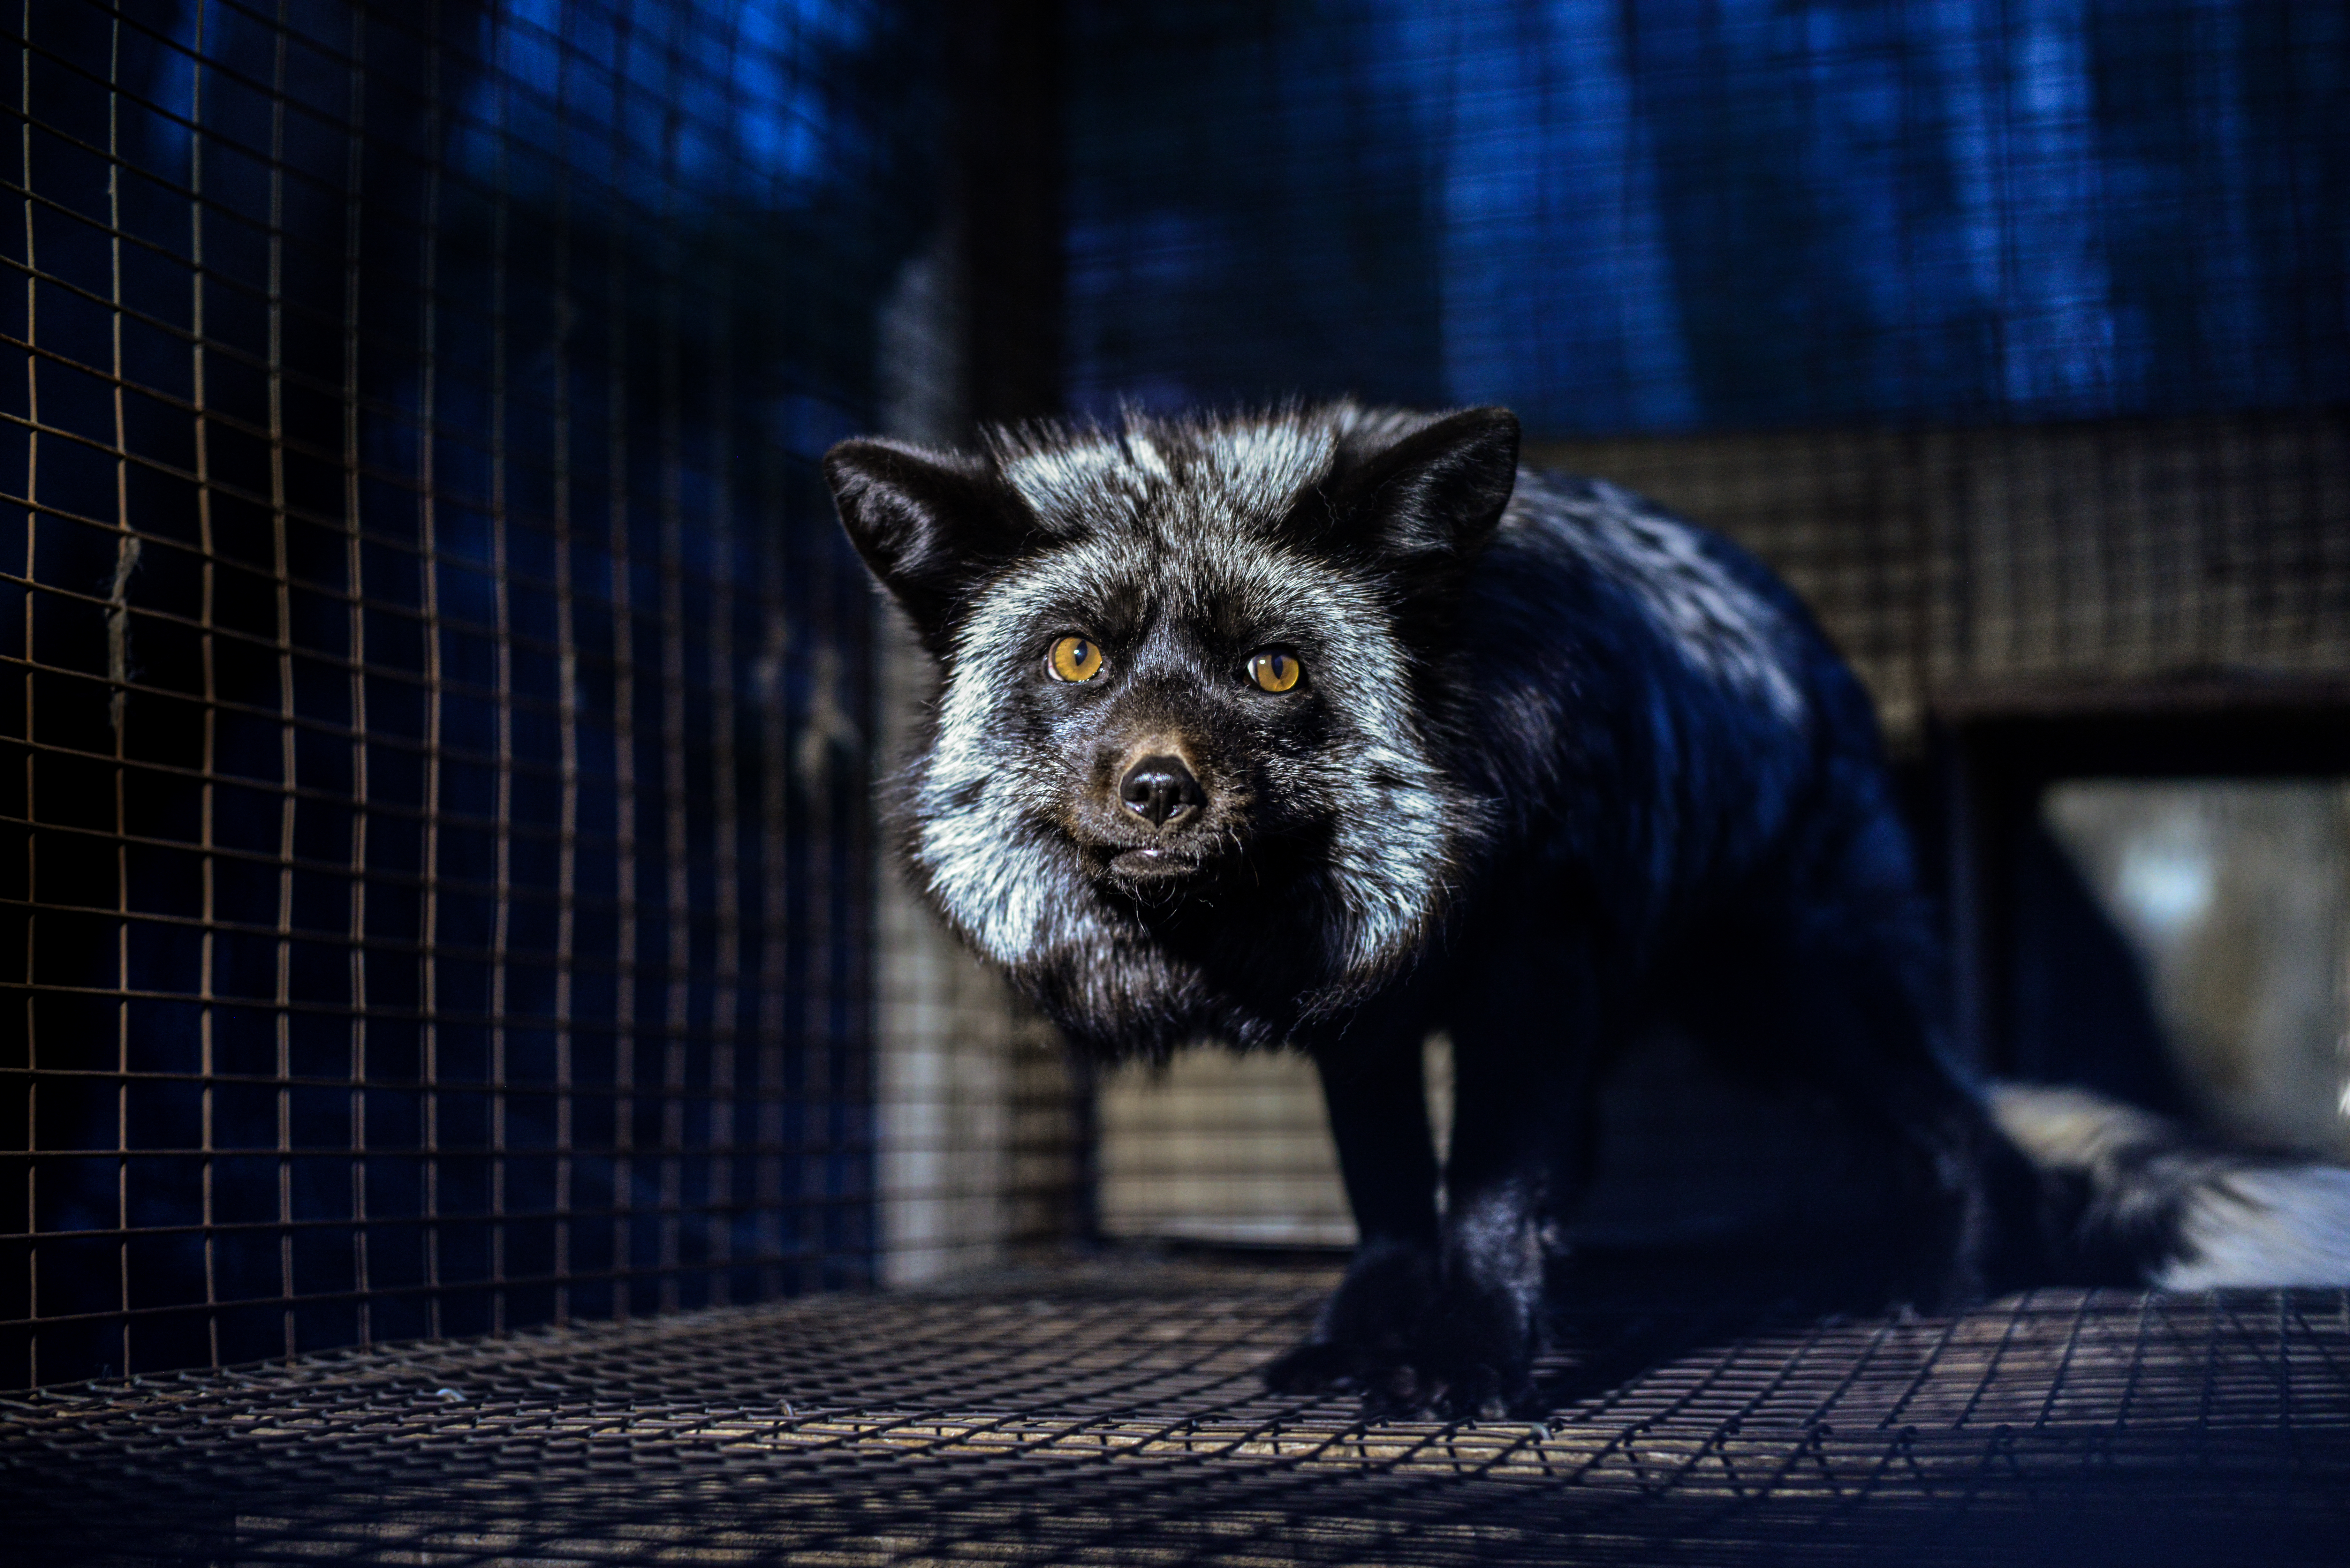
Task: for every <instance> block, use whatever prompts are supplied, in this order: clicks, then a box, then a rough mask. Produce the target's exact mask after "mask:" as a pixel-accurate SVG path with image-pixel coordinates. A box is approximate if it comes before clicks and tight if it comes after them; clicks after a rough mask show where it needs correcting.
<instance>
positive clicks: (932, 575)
mask: <svg viewBox="0 0 2350 1568" xmlns="http://www.w3.org/2000/svg"><path fill="white" fill-rule="evenodd" d="M824 476H825V479H826V480H827V482H828V483H830V484H831V485H832V500H833V504H834V505H835V506H836V507H837V508H838V509H839V512H840V522H841V526H842V527H844V528H846V529H847V531H848V537H849V542H850V543H852V544H854V545H856V546H857V553H858V555H860V556H864V557H865V564H866V565H867V566H869V567H871V568H872V569H873V575H874V576H876V577H879V579H880V580H881V586H882V587H886V588H888V589H889V593H890V596H891V597H894V598H895V599H897V601H898V602H899V604H901V605H903V606H904V607H906V613H907V614H908V615H909V616H911V617H912V618H913V621H914V629H915V630H916V631H917V632H919V633H920V635H921V639H922V641H923V643H924V644H925V645H926V646H927V647H929V648H930V649H931V651H932V652H933V653H942V652H944V651H945V642H946V638H947V631H948V626H949V623H950V621H951V619H952V618H953V615H954V609H955V607H956V605H957V604H959V603H960V602H961V601H962V598H963V597H964V596H965V595H967V594H968V593H969V592H970V590H971V589H972V587H973V586H975V585H976V584H977V583H978V581H979V580H980V578H981V577H982V576H984V575H985V574H986V572H987V571H988V569H989V568H990V567H991V566H994V565H996V564H998V563H999V562H1002V561H1005V560H1009V559H1011V558H1012V557H1013V556H1015V555H1016V554H1018V553H1019V550H1020V548H1021V545H1022V544H1023V542H1024V540H1025V539H1026V537H1027V536H1028V534H1029V532H1030V530H1031V527H1032V524H1030V522H1029V521H1028V519H1027V517H1026V514H1024V512H1023V510H1022V509H1021V506H1020V504H1019V503H1018V501H1017V500H1016V499H1014V497H1013V496H1012V495H1011V494H1010V493H1008V492H1007V491H1006V490H1005V489H1004V487H1003V484H1002V483H1000V482H999V481H997V480H996V478H995V476H994V473H993V470H992V469H991V468H990V467H989V466H988V464H987V463H986V462H983V461H982V460H981V459H978V458H973V457H964V456H962V455H961V454H960V453H955V452H930V451H926V450H924V449H923V448H920V447H917V446H910V445H907V444H905V443H902V442H899V441H842V442H841V443H840V444H839V445H837V446H836V447H834V448H833V449H832V450H831V451H830V452H826V453H825V454H824Z"/></svg>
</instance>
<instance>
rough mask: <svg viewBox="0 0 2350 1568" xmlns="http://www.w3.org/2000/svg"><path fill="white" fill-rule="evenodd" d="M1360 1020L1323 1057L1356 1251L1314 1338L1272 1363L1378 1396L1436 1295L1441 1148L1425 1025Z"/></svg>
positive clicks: (1300, 1384)
mask: <svg viewBox="0 0 2350 1568" xmlns="http://www.w3.org/2000/svg"><path fill="white" fill-rule="evenodd" d="M1366 1033H1367V1030H1366V1028H1365V1026H1364V1025H1363V1024H1358V1025H1357V1028H1356V1029H1355V1030H1354V1031H1351V1032H1350V1033H1348V1034H1347V1037H1346V1038H1345V1039H1343V1040H1341V1041H1340V1042H1338V1043H1337V1044H1336V1046H1335V1047H1333V1048H1331V1049H1327V1050H1326V1051H1324V1052H1323V1053H1321V1054H1317V1056H1316V1058H1315V1064H1316V1066H1317V1067H1319V1069H1320V1070H1321V1075H1322V1094H1323V1098H1324V1100H1325V1102H1326V1104H1327V1106H1328V1107H1329V1113H1330V1132H1331V1137H1332V1139H1333V1141H1335V1142H1336V1145H1337V1149H1338V1169H1339V1173H1340V1175H1341V1176H1342V1177H1343V1178H1344V1179H1345V1181H1346V1185H1347V1205H1348V1207H1349V1208H1351V1209H1352V1210H1354V1215H1355V1229H1356V1232H1357V1240H1356V1243H1355V1256H1354V1260H1353V1262H1351V1263H1350V1264H1349V1266H1348V1267H1347V1276H1346V1278H1345V1279H1344V1280H1342V1281H1341V1282H1339V1285H1338V1288H1337V1289H1336V1291H1335V1292H1333V1293H1331V1296H1330V1299H1329V1301H1328V1302H1326V1303H1324V1305H1323V1308H1322V1313H1321V1315H1320V1316H1319V1317H1318V1318H1317V1319H1316V1320H1315V1324H1314V1332H1313V1333H1312V1334H1309V1335H1308V1336H1307V1337H1306V1339H1305V1343H1304V1344H1302V1345H1297V1346H1296V1347H1295V1348H1294V1349H1292V1350H1290V1351H1288V1352H1287V1353H1286V1354H1284V1355H1282V1356H1280V1357H1279V1358H1278V1359H1276V1360H1275V1361H1274V1363H1273V1365H1272V1366H1268V1367H1266V1368H1265V1374H1264V1378H1265V1384H1266V1386H1268V1387H1269V1388H1272V1389H1273V1390H1274V1392H1276V1393H1304V1392H1308V1391H1311V1390H1315V1389H1320V1388H1332V1387H1342V1388H1343V1387H1353V1388H1360V1389H1362V1390H1364V1391H1365V1392H1366V1393H1367V1394H1370V1395H1371V1396H1373V1397H1378V1396H1379V1394H1380V1393H1381V1392H1382V1391H1383V1390H1385V1389H1386V1388H1387V1386H1388V1384H1389V1383H1390V1382H1392V1381H1393V1380H1394V1377H1395V1376H1396V1373H1397V1369H1399V1367H1401V1366H1404V1365H1405V1363H1406V1362H1407V1361H1408V1359H1409V1355H1410V1352H1411V1346H1412V1345H1413V1342H1414V1336H1415V1334H1416V1333H1417V1331H1418V1329H1419V1324H1420V1321H1421V1319H1422V1317H1423V1316H1424V1315H1425V1314H1426V1312H1427V1309H1428V1305H1429V1303H1430V1299H1431V1297H1432V1295H1433V1293H1434V1290H1435V1283H1436V1274H1437V1262H1436V1244H1437V1222H1436V1147H1435V1143H1434V1140H1433V1139H1432V1138H1431V1137H1430V1132H1429V1125H1428V1103H1427V1090H1426V1085H1425V1081H1424V1079H1423V1077H1422V1075H1421V1074H1422V1069H1421V1057H1420V1048H1421V1045H1422V1044H1423V1043H1424V1040H1425V1032H1424V1031H1423V1030H1421V1029H1419V1028H1418V1027H1416V1026H1414V1027H1393V1028H1388V1029H1383V1030H1380V1031H1378V1033H1377V1034H1376V1036H1374V1037H1372V1038H1365V1034H1366Z"/></svg>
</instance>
